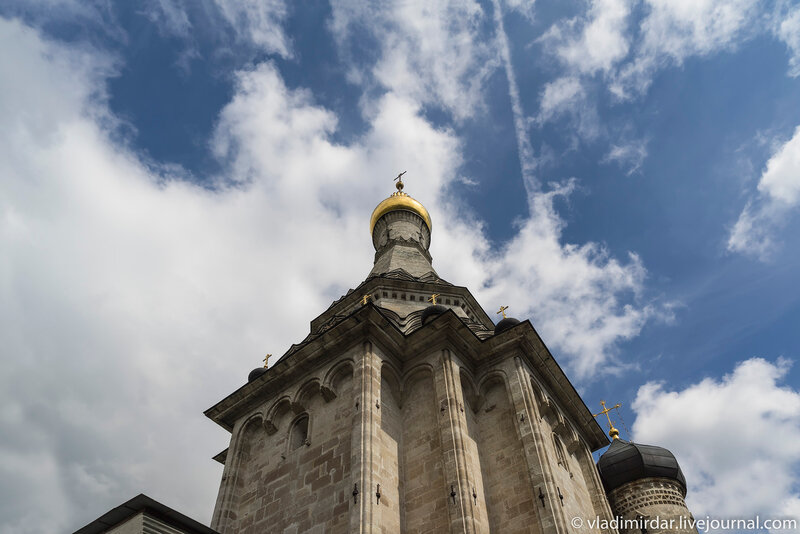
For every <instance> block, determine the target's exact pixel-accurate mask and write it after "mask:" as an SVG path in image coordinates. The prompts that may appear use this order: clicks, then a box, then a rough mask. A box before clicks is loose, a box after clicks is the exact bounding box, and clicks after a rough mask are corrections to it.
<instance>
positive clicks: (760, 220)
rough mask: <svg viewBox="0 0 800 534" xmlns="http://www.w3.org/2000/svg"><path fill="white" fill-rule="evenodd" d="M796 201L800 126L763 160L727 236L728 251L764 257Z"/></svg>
mask: <svg viewBox="0 0 800 534" xmlns="http://www.w3.org/2000/svg"><path fill="white" fill-rule="evenodd" d="M799 204H800V126H798V127H797V129H796V130H795V132H794V135H793V136H792V138H791V139H789V140H788V141H786V142H785V143H783V144H782V145H780V146H779V147H778V148H777V149H776V150H775V152H774V153H773V154H772V156H771V157H770V159H769V161H767V166H766V169H765V170H764V172H763V173H762V174H761V178H760V180H759V182H758V192H757V194H756V195H755V197H754V198H753V199H751V200H750V201H748V203H747V204H746V205H745V207H744V209H743V210H742V213H741V214H740V215H739V218H738V220H737V221H736V223H735V224H734V225H733V228H732V229H731V232H730V235H729V237H728V250H729V251H731V252H740V253H743V254H748V255H753V256H757V257H759V258H761V259H762V260H766V259H768V258H769V257H770V256H771V255H772V254H773V253H774V251H775V249H776V243H775V240H774V237H773V236H774V233H775V232H776V231H777V230H778V229H780V228H781V227H782V226H783V225H784V224H786V222H787V220H788V218H789V217H790V215H791V214H792V213H793V212H794V211H796V209H797V207H798V205H799Z"/></svg>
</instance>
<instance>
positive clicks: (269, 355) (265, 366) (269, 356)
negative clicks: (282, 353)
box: [263, 354, 272, 369]
mask: <svg viewBox="0 0 800 534" xmlns="http://www.w3.org/2000/svg"><path fill="white" fill-rule="evenodd" d="M271 357H272V354H267V356H266V358H264V360H263V362H264V369H266V368H267V364H268V361H269V359H270V358H271Z"/></svg>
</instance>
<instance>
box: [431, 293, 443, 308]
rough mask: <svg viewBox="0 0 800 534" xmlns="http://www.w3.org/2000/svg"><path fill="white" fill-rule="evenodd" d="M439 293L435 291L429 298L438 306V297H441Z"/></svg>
mask: <svg viewBox="0 0 800 534" xmlns="http://www.w3.org/2000/svg"><path fill="white" fill-rule="evenodd" d="M439 296H440V295H439V293H434V294H433V295H431V296H430V297H429V298H428V302H432V303H433V305H434V306H436V299H437V298H438V297H439Z"/></svg>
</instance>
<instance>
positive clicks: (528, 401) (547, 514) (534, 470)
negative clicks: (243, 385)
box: [509, 356, 569, 534]
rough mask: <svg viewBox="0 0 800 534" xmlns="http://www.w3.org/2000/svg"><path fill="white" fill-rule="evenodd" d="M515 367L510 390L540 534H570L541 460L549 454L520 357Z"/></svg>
mask: <svg viewBox="0 0 800 534" xmlns="http://www.w3.org/2000/svg"><path fill="white" fill-rule="evenodd" d="M513 367H514V369H513V373H511V374H510V377H511V379H510V380H509V382H510V383H509V388H510V391H511V397H512V401H513V403H514V411H515V412H516V413H515V415H516V420H517V428H518V429H519V433H520V437H521V439H522V444H523V447H524V449H525V459H526V461H527V464H528V473H529V475H530V478H531V484H533V489H534V492H535V495H536V497H537V499H536V502H537V516H538V517H539V519H540V521H541V531H542V532H543V533H545V534H551V533H552V534H567V533H568V532H569V529H568V528H567V522H566V518H565V517H564V512H563V510H562V509H561V502H560V500H559V499H558V497H557V495H558V488H557V487H556V484H555V482H554V478H553V472H552V470H551V468H550V464H549V463H548V462H547V461H543V460H542V459H544V458H547V451H546V449H545V447H544V435H543V432H542V428H541V426H540V422H539V421H540V419H539V410H538V407H537V406H536V402H535V401H534V397H533V391H531V385H530V380H529V378H528V373H527V372H526V371H525V368H524V366H523V364H522V360H521V359H520V357H519V356H514V359H513Z"/></svg>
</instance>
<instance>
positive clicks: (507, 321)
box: [494, 317, 519, 334]
mask: <svg viewBox="0 0 800 534" xmlns="http://www.w3.org/2000/svg"><path fill="white" fill-rule="evenodd" d="M518 324H519V319H514V318H513V317H503V320H502V321H500V322H499V323H497V324H496V325H495V327H494V333H495V334H499V333H500V332H502V331H504V330H508V329H509V328H511V327H512V326H514V325H518Z"/></svg>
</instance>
